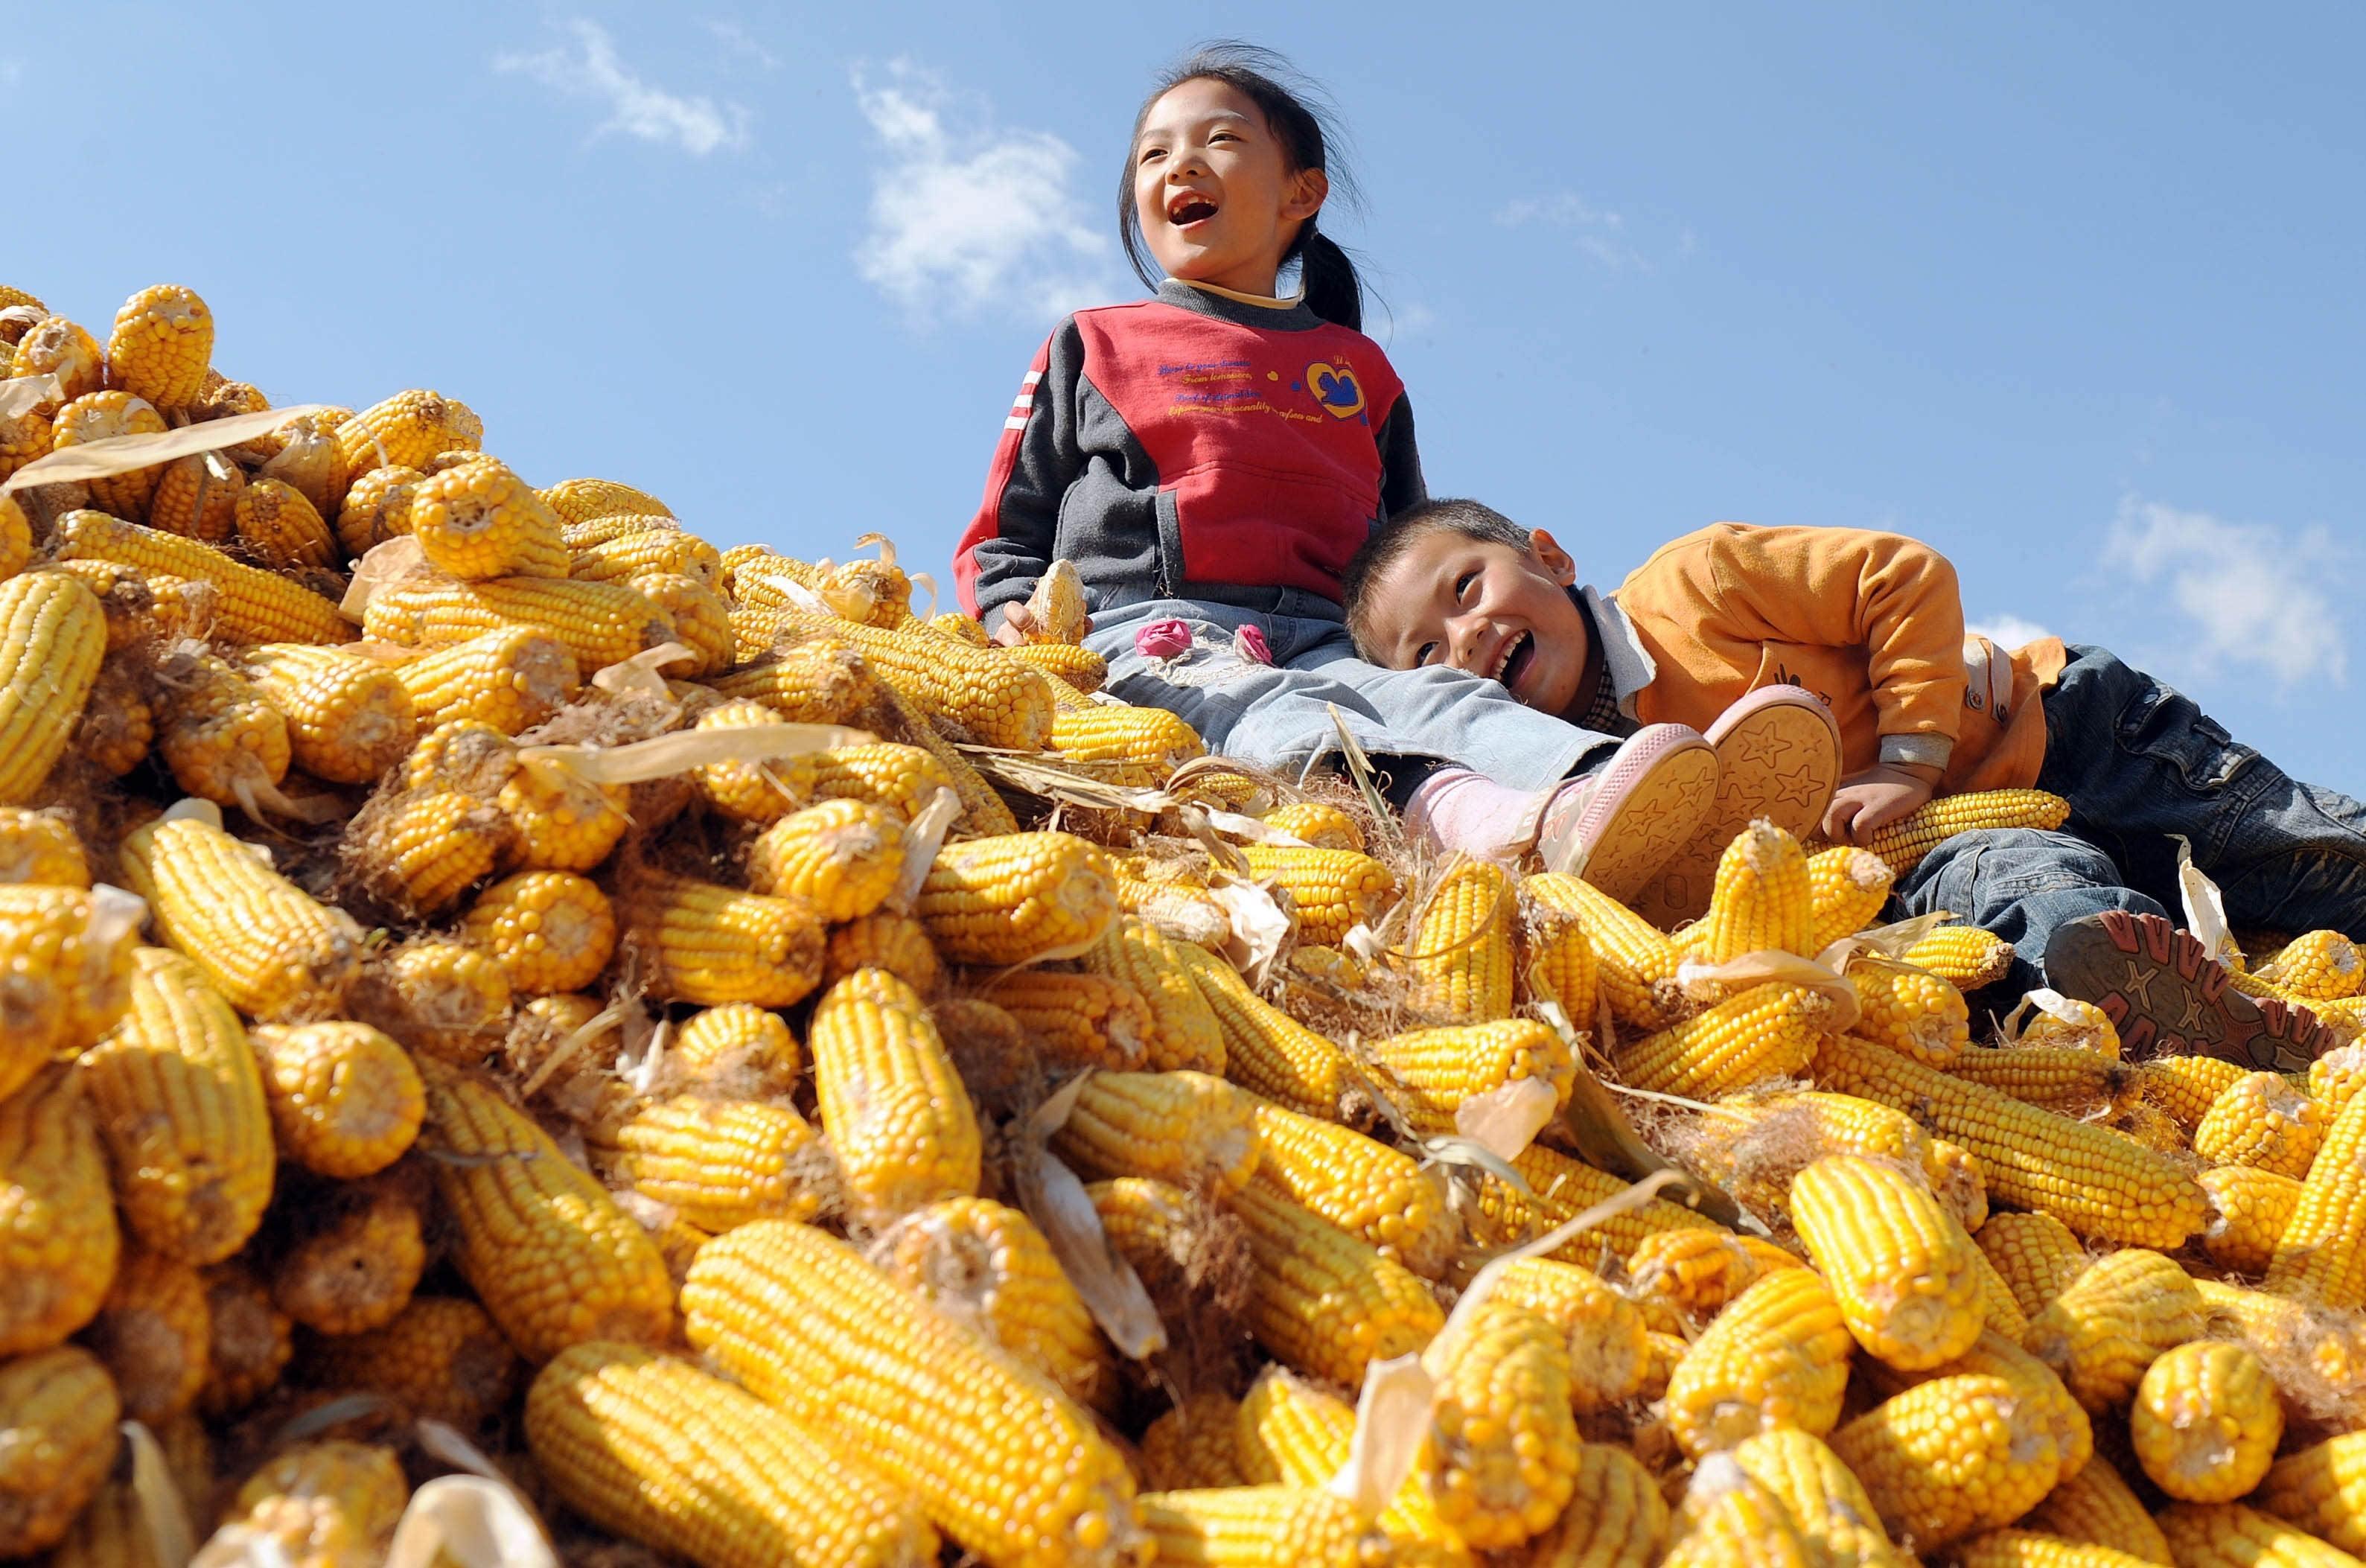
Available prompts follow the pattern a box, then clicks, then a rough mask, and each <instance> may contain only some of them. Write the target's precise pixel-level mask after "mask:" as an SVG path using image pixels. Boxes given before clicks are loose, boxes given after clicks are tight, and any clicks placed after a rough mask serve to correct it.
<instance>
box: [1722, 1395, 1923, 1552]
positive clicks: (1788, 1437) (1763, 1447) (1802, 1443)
mask: <svg viewBox="0 0 2366 1568" xmlns="http://www.w3.org/2000/svg"><path fill="white" fill-rule="evenodd" d="M1733 1462H1734V1463H1736V1464H1738V1465H1740V1466H1741V1469H1742V1472H1743V1473H1745V1474H1747V1475H1748V1476H1749V1477H1750V1478H1751V1479H1752V1480H1753V1481H1755V1482H1757V1483H1759V1484H1760V1485H1762V1486H1763V1487H1765V1488H1766V1489H1767V1490H1768V1491H1769V1492H1771V1493H1773V1494H1774V1495H1775V1498H1776V1499H1777V1500H1778V1501H1780V1502H1781V1503H1782V1505H1783V1506H1784V1507H1785V1508H1786V1509H1787V1510H1789V1512H1790V1515H1791V1517H1792V1519H1793V1520H1794V1521H1795V1522H1796V1523H1797V1525H1798V1527H1799V1530H1800V1533H1801V1534H1803V1535H1805V1536H1806V1537H1807V1538H1808V1543H1809V1544H1810V1545H1811V1546H1813V1547H1815V1548H1816V1549H1817V1551H1818V1553H1819V1555H1820V1558H1821V1559H1822V1560H1823V1561H1824V1562H1827V1563H1829V1564H1831V1568H1907V1565H1908V1564H1909V1563H1910V1562H1912V1561H1913V1559H1911V1558H1910V1557H1908V1556H1907V1555H1906V1554H1905V1553H1904V1552H1902V1551H1898V1548H1897V1547H1896V1546H1895V1545H1894V1544H1892V1543H1891V1541H1890V1539H1889V1537H1888V1536H1887V1535H1885V1534H1883V1533H1882V1529H1881V1524H1880V1517H1879V1511H1878V1510H1877V1509H1876V1508H1875V1507H1874V1505H1873V1499H1872V1498H1871V1497H1868V1496H1866V1495H1865V1486H1864V1483H1861V1482H1859V1481H1858V1480H1857V1478H1856V1477H1855V1476H1854V1475H1853V1474H1851V1473H1850V1472H1849V1468H1848V1466H1846V1465H1844V1464H1842V1462H1841V1461H1840V1456H1839V1455H1838V1454H1835V1453H1834V1452H1832V1450H1831V1446H1830V1445H1828V1444H1826V1443H1825V1442H1824V1441H1823V1440H1822V1439H1821V1438H1813V1437H1810V1436H1808V1434H1807V1433H1805V1432H1800V1431H1794V1430H1792V1429H1790V1428H1788V1427H1777V1428H1776V1429H1775V1430H1774V1431H1771V1432H1761V1433H1759V1434H1758V1436H1756V1437H1754V1438H1746V1439H1744V1440H1743V1441H1742V1442H1741V1443H1739V1444H1737V1445H1736V1446H1735V1448H1734V1450H1733Z"/></svg>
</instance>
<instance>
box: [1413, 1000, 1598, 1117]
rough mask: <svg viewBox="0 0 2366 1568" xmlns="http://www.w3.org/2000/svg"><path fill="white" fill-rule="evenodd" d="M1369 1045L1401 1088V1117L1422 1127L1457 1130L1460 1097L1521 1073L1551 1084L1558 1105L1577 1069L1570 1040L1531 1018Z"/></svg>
mask: <svg viewBox="0 0 2366 1568" xmlns="http://www.w3.org/2000/svg"><path fill="white" fill-rule="evenodd" d="M1369 1049H1370V1052H1371V1056H1372V1059H1373V1060H1374V1061H1376V1062H1378V1063H1379V1064H1380V1066H1382V1067H1383V1068H1385V1069H1386V1070H1387V1073H1388V1077H1390V1078H1391V1080H1393V1083H1394V1086H1395V1087H1396V1088H1398V1089H1401V1090H1402V1092H1401V1093H1400V1094H1398V1095H1397V1096H1396V1097H1395V1098H1396V1100H1397V1105H1398V1108H1399V1109H1400V1110H1401V1111H1403V1113H1404V1117H1405V1120H1406V1121H1407V1122H1411V1123H1412V1125H1413V1127H1414V1131H1416V1132H1418V1133H1421V1134H1425V1135H1437V1134H1451V1133H1453V1132H1455V1131H1456V1125H1455V1115H1456V1112H1457V1111H1458V1110H1459V1108H1460V1107H1461V1106H1462V1105H1464V1104H1465V1103H1467V1102H1468V1101H1470V1100H1475V1099H1477V1098H1479V1097H1480V1096H1482V1095H1485V1094H1490V1093H1493V1092H1495V1091H1498V1090H1501V1089H1505V1088H1507V1087H1508V1086H1510V1085H1512V1084H1515V1083H1519V1082H1521V1081H1523V1080H1525V1079H1531V1078H1532V1079H1535V1080H1536V1081H1538V1082H1539V1083H1541V1084H1543V1085H1544V1086H1545V1087H1546V1088H1547V1089H1550V1090H1551V1091H1552V1102H1553V1110H1554V1111H1556V1112H1558V1111H1560V1108H1561V1107H1562V1106H1564V1105H1566V1104H1568V1103H1569V1096H1570V1090H1571V1088H1572V1085H1573V1084H1574V1083H1575V1081H1576V1077H1577V1065H1576V1062H1575V1059H1574V1058H1572V1056H1571V1055H1570V1051H1569V1045H1568V1043H1566V1042H1565V1041H1563V1040H1562V1039H1561V1037H1560V1035H1559V1034H1557V1033H1555V1032H1553V1030H1552V1029H1551V1028H1550V1027H1549V1026H1548V1025H1546V1024H1542V1023H1539V1022H1538V1021H1535V1020H1534V1019H1524V1018H1507V1019H1503V1020H1500V1021H1496V1022H1493V1023H1459V1024H1445V1025H1442V1026H1440V1027H1438V1028H1436V1029H1414V1030H1409V1031H1407V1032H1404V1033H1403V1034H1392V1035H1391V1036H1389V1037H1388V1038H1387V1039H1385V1040H1378V1041H1374V1042H1372V1043H1371V1045H1370V1047H1369Z"/></svg>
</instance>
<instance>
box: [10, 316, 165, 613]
mask: <svg viewBox="0 0 2366 1568" xmlns="http://www.w3.org/2000/svg"><path fill="white" fill-rule="evenodd" d="M15 353H16V351H15V350H14V349H13V348H10V347H9V346H8V345H7V344H0V378H6V374H7V371H8V370H9V368H10V357H9V356H11V355H14V354H15ZM52 412H54V411H53V410H51V409H49V408H44V407H41V406H39V405H36V406H34V407H32V408H27V409H19V410H17V412H14V413H0V479H6V478H7V477H8V476H9V475H11V474H13V473H15V472H16V471H17V469H19V468H23V467H24V466H25V465H26V464H28V463H31V462H37V461H39V459H41V458H43V457H48V456H49V455H50V444H51V424H50V416H51V413H52ZM6 504H8V505H11V506H14V505H15V500H14V498H13V497H11V498H7V501H6ZM149 504H150V505H151V506H153V505H154V504H155V503H154V502H153V501H151V502H150V503H149ZM17 516H18V517H20V518H21V517H23V516H24V512H23V509H22V508H18V509H17ZM11 532H12V533H13V532H14V530H13V528H12V530H11ZM32 542H33V541H32V529H31V526H30V525H29V524H28V525H27V527H26V530H25V546H24V547H25V550H26V552H27V554H28V555H29V554H30V552H31V550H32ZM18 570H23V569H22V568H21V567H19V568H18Z"/></svg>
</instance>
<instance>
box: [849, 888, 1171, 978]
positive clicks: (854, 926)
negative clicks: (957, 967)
mask: <svg viewBox="0 0 2366 1568" xmlns="http://www.w3.org/2000/svg"><path fill="white" fill-rule="evenodd" d="M857 969H884V970H886V971H887V973H889V974H890V975H893V976H896V978H897V979H898V980H901V981H903V982H904V983H905V984H906V985H907V986H909V987H912V989H914V990H915V991H918V993H919V994H920V995H921V996H922V997H923V998H928V997H933V996H935V995H936V994H937V992H938V990H939V989H940V988H941V987H942V986H943V984H944V978H945V970H944V964H942V963H941V961H940V960H939V959H938V957H937V949H936V945H935V944H934V943H933V942H929V928H928V927H926V926H924V925H922V924H921V923H920V922H919V921H918V919H915V918H914V917H913V916H910V915H906V914H899V913H896V912H895V911H893V910H888V909H881V910H878V911H876V912H875V913H873V914H868V915H865V916H863V917H862V919H858V920H849V921H847V922H846V924H844V925H842V926H839V927H836V928H834V929H833V930H832V931H830V933H829V951H828V956H827V958H826V959H825V960H824V962H823V964H822V984H824V985H833V984H835V983H837V982H838V981H839V980H843V979H845V978H846V977H847V976H849V975H851V974H853V973H854V972H855V971H856V970H857ZM1192 999H1193V1000H1194V1001H1197V1000H1198V999H1199V998H1198V994H1197V993H1196V992H1195V993H1193V997H1192Z"/></svg>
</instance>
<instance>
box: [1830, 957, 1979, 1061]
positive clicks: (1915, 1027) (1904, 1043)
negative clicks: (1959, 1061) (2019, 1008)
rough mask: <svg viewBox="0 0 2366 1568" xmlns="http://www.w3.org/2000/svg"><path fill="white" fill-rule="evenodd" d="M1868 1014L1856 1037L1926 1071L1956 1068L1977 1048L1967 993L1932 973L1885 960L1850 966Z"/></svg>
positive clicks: (1856, 1029) (1861, 1005)
mask: <svg viewBox="0 0 2366 1568" xmlns="http://www.w3.org/2000/svg"><path fill="white" fill-rule="evenodd" d="M1848 977H1849V983H1850V984H1851V985H1853V986H1854V987H1856V999H1857V1005H1858V1007H1859V1008H1860V1009H1861V1012H1860V1015H1859V1017H1858V1019H1857V1021H1856V1024H1855V1027H1854V1032H1855V1033H1856V1034H1857V1035H1858V1037H1859V1038H1861V1039H1865V1040H1870V1041H1873V1042H1874V1043H1876V1044H1881V1045H1887V1046H1888V1047H1889V1048H1890V1049H1891V1050H1893V1051H1895V1052H1897V1053H1898V1055H1902V1056H1906V1057H1910V1058H1911V1059H1912V1060H1914V1061H1917V1062H1920V1063H1921V1064H1922V1065H1923V1066H1926V1067H1945V1066H1953V1065H1954V1064H1955V1060H1956V1058H1958V1057H1959V1056H1961V1055H1963V1054H1964V1052H1965V1050H1966V1047H1968V1046H1969V1045H1970V1043H1971V1038H1972V1034H1971V1017H1972V1013H1971V1009H1970V1008H1969V1007H1968V1006H1967V1005H1966V1003H1965V1001H1964V993H1963V992H1961V991H1959V990H1957V989H1955V987H1953V986H1951V985H1949V984H1948V983H1947V982H1946V981H1944V980H1943V979H1941V978H1940V977H1939V976H1936V975H1933V974H1931V973H1929V972H1928V971H1927V970H1921V969H1916V968H1913V967H1911V966H1910V965H1908V964H1894V963H1891V962H1890V961H1889V960H1887V959H1885V958H1860V959H1858V960H1856V961H1855V962H1854V963H1853V964H1850V965H1849V969H1848Z"/></svg>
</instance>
